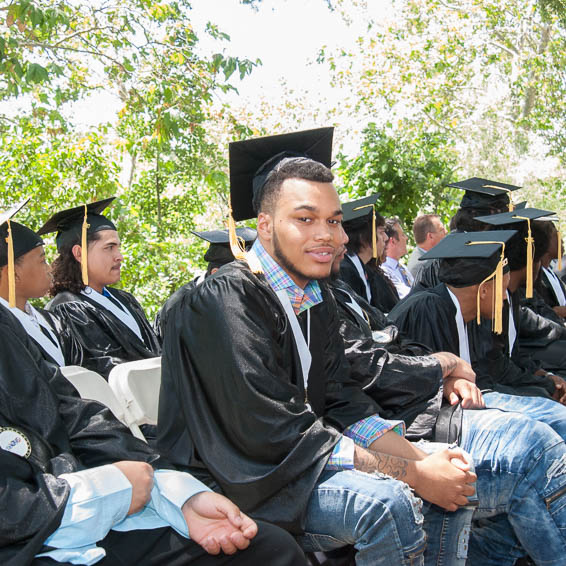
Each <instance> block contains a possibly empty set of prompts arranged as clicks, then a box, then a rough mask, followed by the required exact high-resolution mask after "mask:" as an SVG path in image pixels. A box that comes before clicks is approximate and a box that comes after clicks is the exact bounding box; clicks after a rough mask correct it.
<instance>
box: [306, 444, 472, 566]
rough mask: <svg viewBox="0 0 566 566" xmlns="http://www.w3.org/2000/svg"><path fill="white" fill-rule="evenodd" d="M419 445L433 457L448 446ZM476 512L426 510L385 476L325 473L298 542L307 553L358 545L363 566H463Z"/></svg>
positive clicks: (404, 488)
mask: <svg viewBox="0 0 566 566" xmlns="http://www.w3.org/2000/svg"><path fill="white" fill-rule="evenodd" d="M427 444H428V446H427ZM419 446H420V448H421V449H423V450H424V451H426V452H429V453H431V452H434V451H436V450H440V449H444V448H446V447H447V446H446V445H440V444H433V443H419ZM423 513H424V518H423ZM473 513H474V507H466V508H461V509H460V510H458V511H456V512H455V513H450V512H447V511H443V510H442V509H440V508H439V507H436V506H434V505H431V504H430V503H427V502H425V503H424V505H423V502H422V501H421V500H420V499H419V498H418V497H416V496H414V495H413V493H412V491H411V489H410V488H409V487H408V486H407V485H406V484H405V483H403V482H401V481H397V480H394V479H392V478H389V477H387V476H384V475H382V474H378V473H376V474H367V473H364V472H359V471H357V470H343V471H340V472H324V473H323V474H322V476H321V478H320V482H319V483H318V485H317V486H316V487H315V489H314V491H313V492H312V494H311V498H310V501H309V505H308V509H307V521H306V532H305V534H304V535H302V536H301V537H299V538H298V540H299V543H300V544H301V546H302V547H303V549H304V550H305V551H306V552H318V551H325V550H333V549H335V548H339V547H342V546H345V545H353V546H355V547H356V549H357V551H358V552H357V554H356V564H357V565H358V566H405V565H406V566H421V565H423V564H427V565H430V566H432V565H438V566H440V565H446V566H448V565H450V566H463V565H464V564H466V556H467V550H468V538H469V533H470V525H471V521H472V515H473ZM425 533H426V534H425ZM425 541H426V542H425ZM425 546H426V552H425Z"/></svg>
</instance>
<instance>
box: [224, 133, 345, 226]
mask: <svg viewBox="0 0 566 566" xmlns="http://www.w3.org/2000/svg"><path fill="white" fill-rule="evenodd" d="M333 133H334V128H318V129H316V130H305V131H302V132H293V133H290V134H281V135H278V136H267V137H263V138H254V139H250V140H244V141H239V142H232V143H231V144H230V146H229V153H230V196H231V206H232V217H233V218H234V220H236V221H238V220H247V219H249V218H255V216H257V211H256V210H254V205H253V202H254V200H257V196H258V195H259V193H260V192H261V190H262V189H263V187H264V185H265V183H266V181H267V179H268V178H269V176H270V174H271V173H272V171H274V170H275V169H276V168H277V167H278V166H280V165H281V164H282V162H283V161H284V160H286V159H297V158H299V159H301V158H302V159H304V158H307V159H312V160H313V161H318V162H320V163H322V164H323V165H326V167H329V168H330V166H331V160H332V137H333Z"/></svg>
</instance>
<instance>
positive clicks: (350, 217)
mask: <svg viewBox="0 0 566 566" xmlns="http://www.w3.org/2000/svg"><path fill="white" fill-rule="evenodd" d="M378 198H379V193H375V194H373V195H370V196H369V197H363V198H360V199H357V200H353V201H350V202H345V203H343V204H342V223H343V225H344V230H346V232H348V230H354V229H359V228H361V227H362V226H363V225H364V224H366V223H367V222H368V221H371V222H372V229H371V243H372V256H373V257H377V226H376V225H375V203H376V202H377V199H378Z"/></svg>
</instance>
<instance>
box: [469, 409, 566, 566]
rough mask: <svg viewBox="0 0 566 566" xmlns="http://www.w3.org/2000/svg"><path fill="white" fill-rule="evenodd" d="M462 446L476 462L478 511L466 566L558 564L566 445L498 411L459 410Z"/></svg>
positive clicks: (564, 528)
mask: <svg viewBox="0 0 566 566" xmlns="http://www.w3.org/2000/svg"><path fill="white" fill-rule="evenodd" d="M460 446H461V447H462V448H463V449H464V450H466V451H467V452H469V453H470V454H471V455H472V457H473V460H474V464H475V471H476V474H477V476H478V481H477V484H476V488H477V494H478V498H479V507H478V509H477V510H476V512H475V513H474V528H473V529H472V533H471V536H470V548H469V553H468V561H469V564H471V565H474V566H475V565H476V564H478V565H482V566H491V565H493V566H495V565H497V566H502V565H509V566H510V565H512V564H513V563H514V562H515V559H516V558H518V557H520V556H523V555H525V554H528V555H529V556H530V557H531V558H532V559H533V560H534V561H535V563H536V564H544V565H545V566H563V565H564V560H565V556H566V447H565V445H564V441H563V440H562V438H561V437H560V436H559V435H558V434H557V433H556V432H555V431H554V430H552V429H551V428H550V427H549V426H548V425H546V424H544V423H542V422H539V421H537V420H534V419H532V418H530V417H529V416H526V415H522V414H519V413H513V412H511V413H509V412H505V411H502V410H497V409H490V410H477V411H472V410H467V411H464V422H463V428H462V442H461V444H460Z"/></svg>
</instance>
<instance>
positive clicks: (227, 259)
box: [153, 228, 257, 340]
mask: <svg viewBox="0 0 566 566" xmlns="http://www.w3.org/2000/svg"><path fill="white" fill-rule="evenodd" d="M192 233H193V234H194V235H195V236H198V237H199V238H201V239H203V240H206V241H207V242H209V243H210V245H209V246H208V250H206V253H205V254H204V261H207V262H208V266H207V269H206V273H205V274H204V275H199V276H198V277H195V278H194V279H193V280H192V281H189V283H187V284H186V285H183V286H182V287H181V288H180V289H178V290H177V291H175V292H174V293H173V294H172V295H171V296H170V297H169V298H168V299H167V301H165V303H164V305H163V306H162V307H161V308H160V309H159V312H158V313H157V315H156V317H155V321H154V323H153V326H154V328H155V332H156V333H157V335H158V336H159V337H160V338H161V340H163V332H164V330H165V325H166V323H167V314H168V313H169V311H170V310H171V307H172V306H173V305H174V304H175V302H176V301H177V298H179V297H181V296H182V295H183V294H184V293H185V292H186V291H187V290H189V289H191V288H193V287H195V286H196V285H199V284H200V283H202V282H203V281H204V280H205V279H206V278H207V277H210V276H211V275H214V274H215V273H216V272H217V271H218V270H219V269H220V268H221V267H222V266H223V265H226V264H227V263H231V262H233V261H234V254H233V253H232V250H231V249H230V239H229V237H228V230H211V231H210V232H195V231H194V230H192ZM236 236H237V237H238V238H239V239H240V240H241V241H242V242H244V247H245V249H246V250H248V249H249V248H250V247H251V245H252V244H253V242H254V240H255V239H256V237H257V233H256V231H255V230H254V229H253V228H238V229H237V230H236Z"/></svg>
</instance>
